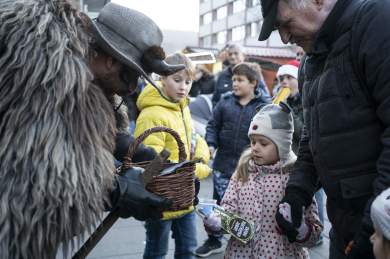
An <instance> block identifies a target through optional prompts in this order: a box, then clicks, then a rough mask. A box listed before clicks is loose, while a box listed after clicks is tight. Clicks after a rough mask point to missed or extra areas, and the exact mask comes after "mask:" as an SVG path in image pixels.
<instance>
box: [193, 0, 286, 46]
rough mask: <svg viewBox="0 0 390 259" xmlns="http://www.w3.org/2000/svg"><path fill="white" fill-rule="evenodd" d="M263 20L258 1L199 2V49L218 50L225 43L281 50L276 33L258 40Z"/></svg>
mask: <svg viewBox="0 0 390 259" xmlns="http://www.w3.org/2000/svg"><path fill="white" fill-rule="evenodd" d="M262 20H263V17H262V15H261V5H260V0H200V3H199V23H200V24H199V46H200V47H212V48H221V47H223V46H224V45H225V44H226V43H227V42H236V43H239V44H241V45H243V46H255V47H267V48H285V45H284V44H283V43H282V41H281V39H280V36H279V34H278V33H277V32H273V33H272V34H271V36H270V38H269V39H268V40H267V41H262V42H260V41H258V40H257V38H258V36H259V32H260V28H261V25H262Z"/></svg>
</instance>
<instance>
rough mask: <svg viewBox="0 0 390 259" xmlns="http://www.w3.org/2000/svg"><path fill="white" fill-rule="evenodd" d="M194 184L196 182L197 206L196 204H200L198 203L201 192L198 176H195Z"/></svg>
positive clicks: (195, 202) (195, 201)
mask: <svg viewBox="0 0 390 259" xmlns="http://www.w3.org/2000/svg"><path fill="white" fill-rule="evenodd" d="M194 184H195V198H194V206H196V205H198V203H199V198H198V194H199V190H200V181H199V179H198V178H195V180H194Z"/></svg>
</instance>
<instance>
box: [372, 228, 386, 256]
mask: <svg viewBox="0 0 390 259" xmlns="http://www.w3.org/2000/svg"><path fill="white" fill-rule="evenodd" d="M370 241H371V243H372V247H373V248H372V249H373V251H374V256H375V258H376V259H388V258H390V257H389V254H388V251H387V250H388V247H385V240H384V239H383V235H382V234H381V233H380V232H379V231H377V230H375V232H374V234H372V236H371V237H370Z"/></svg>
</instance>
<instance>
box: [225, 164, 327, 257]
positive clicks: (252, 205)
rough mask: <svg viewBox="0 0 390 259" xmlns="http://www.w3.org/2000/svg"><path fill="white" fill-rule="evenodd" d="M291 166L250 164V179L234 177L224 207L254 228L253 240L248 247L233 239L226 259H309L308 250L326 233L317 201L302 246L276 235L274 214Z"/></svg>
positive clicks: (307, 215)
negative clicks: (250, 223)
mask: <svg viewBox="0 0 390 259" xmlns="http://www.w3.org/2000/svg"><path fill="white" fill-rule="evenodd" d="M291 169H292V165H290V166H287V167H284V168H281V166H280V163H277V164H275V165H271V166H258V165H255V164H254V163H253V161H249V171H250V174H249V179H248V181H247V182H245V183H243V182H241V181H238V180H237V178H236V175H234V176H233V177H232V178H231V180H230V183H229V187H228V188H227V190H226V193H225V195H224V198H223V200H222V206H223V207H224V208H225V209H226V210H227V211H229V212H233V213H236V214H238V215H240V216H242V217H243V218H245V219H247V220H251V221H252V222H254V224H255V229H256V230H255V234H254V238H253V240H251V241H250V242H248V243H247V244H245V245H244V244H242V243H241V242H240V241H238V240H236V239H234V238H231V239H230V240H229V243H228V245H227V248H226V252H225V258H234V259H238V258H251V259H293V258H309V253H308V251H307V249H306V248H305V247H311V246H313V245H314V244H315V243H316V242H317V240H318V239H319V238H320V234H321V231H322V229H323V227H322V225H321V222H320V220H319V217H318V209H317V205H316V203H315V201H314V200H313V204H312V205H311V206H310V207H309V208H308V209H307V210H306V212H305V220H306V222H307V224H308V225H309V228H310V229H311V233H310V235H309V236H308V238H307V239H306V240H304V242H302V243H297V242H295V243H290V242H289V241H288V240H287V238H286V237H285V236H283V235H281V234H279V233H278V232H277V231H276V226H277V224H276V220H275V213H276V209H277V206H278V204H279V202H280V200H281V199H282V198H283V196H284V190H285V187H286V183H287V181H288V178H289V173H290V171H291Z"/></svg>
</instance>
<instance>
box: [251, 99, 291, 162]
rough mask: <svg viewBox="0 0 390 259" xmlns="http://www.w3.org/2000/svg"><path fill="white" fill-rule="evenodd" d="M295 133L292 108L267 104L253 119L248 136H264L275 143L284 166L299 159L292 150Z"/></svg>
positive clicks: (282, 104)
mask: <svg viewBox="0 0 390 259" xmlns="http://www.w3.org/2000/svg"><path fill="white" fill-rule="evenodd" d="M293 132H294V123H293V116H292V114H291V109H290V107H289V106H288V105H287V104H285V103H283V102H281V103H280V104H267V105H265V106H263V107H262V108H261V109H260V111H259V112H258V113H257V114H256V115H255V116H254V117H253V119H252V122H251V125H250V127H249V131H248V136H251V135H253V134H256V135H263V136H265V137H267V138H269V139H270V140H271V141H272V142H273V143H275V145H276V147H277V149H278V154H279V158H280V160H281V162H282V165H283V166H286V165H288V164H291V163H294V162H295V161H296V159H297V157H296V155H295V154H294V152H293V151H292V149H291V145H292V137H293Z"/></svg>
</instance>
